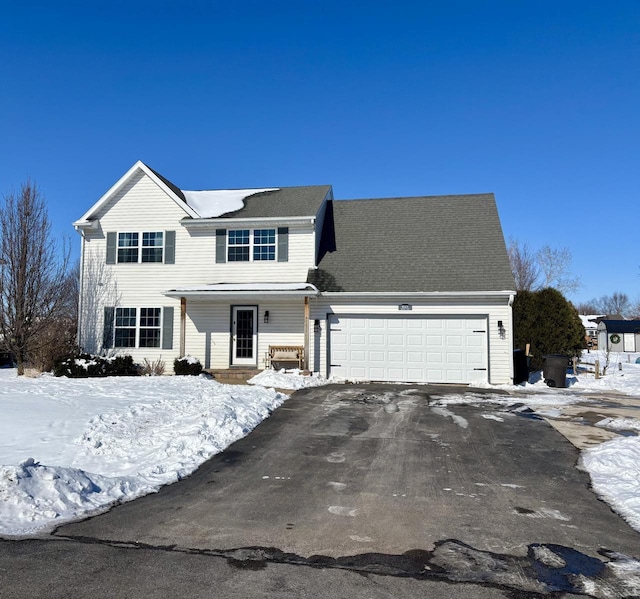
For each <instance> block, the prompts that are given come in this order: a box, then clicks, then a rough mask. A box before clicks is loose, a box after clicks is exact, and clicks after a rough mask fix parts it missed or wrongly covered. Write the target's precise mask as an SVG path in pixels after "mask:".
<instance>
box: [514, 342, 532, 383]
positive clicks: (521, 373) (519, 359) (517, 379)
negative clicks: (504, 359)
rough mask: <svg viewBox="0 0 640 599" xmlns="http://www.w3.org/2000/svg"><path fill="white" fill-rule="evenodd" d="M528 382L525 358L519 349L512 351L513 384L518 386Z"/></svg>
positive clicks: (527, 367) (527, 366)
mask: <svg viewBox="0 0 640 599" xmlns="http://www.w3.org/2000/svg"><path fill="white" fill-rule="evenodd" d="M528 380H529V364H528V363H527V356H526V355H525V353H524V351H522V350H521V349H514V350H513V384H514V385H519V384H520V383H524V382H525V381H528Z"/></svg>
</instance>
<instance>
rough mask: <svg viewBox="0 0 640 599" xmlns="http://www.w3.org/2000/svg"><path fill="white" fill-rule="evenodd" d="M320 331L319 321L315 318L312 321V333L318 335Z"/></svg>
mask: <svg viewBox="0 0 640 599" xmlns="http://www.w3.org/2000/svg"><path fill="white" fill-rule="evenodd" d="M321 330H322V328H321V327H320V319H318V318H316V319H315V320H314V321H313V332H314V333H319V332H320V331H321Z"/></svg>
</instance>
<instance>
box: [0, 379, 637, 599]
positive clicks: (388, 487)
mask: <svg viewBox="0 0 640 599" xmlns="http://www.w3.org/2000/svg"><path fill="white" fill-rule="evenodd" d="M467 390H468V389H466V388H464V389H460V388H451V387H438V386H406V385H402V386H392V385H362V386H359V385H350V386H345V385H331V386H327V387H322V388H316V389H308V390H304V391H300V392H298V393H296V394H295V395H294V396H292V398H291V399H290V400H288V401H287V402H286V403H285V404H284V405H283V407H281V408H280V409H279V410H277V411H276V412H275V413H274V414H273V415H272V416H271V417H270V418H269V419H267V420H266V421H265V422H263V423H262V424H261V425H260V426H259V427H258V428H257V429H255V430H254V431H253V432H252V433H251V434H250V435H249V436H247V437H245V438H244V439H242V440H241V441H239V442H237V443H235V444H234V445H232V446H231V447H230V448H229V449H228V450H227V451H225V452H223V453H222V454H219V455H218V456H216V457H215V458H213V459H212V460H210V461H208V462H207V463H206V464H204V465H203V466H202V467H201V468H200V469H199V470H198V471H197V472H196V473H194V474H193V475H192V476H191V477H189V478H188V479H185V480H183V481H181V482H179V483H176V484H174V485H170V486H168V487H165V488H163V489H161V491H160V492H159V493H157V494H154V495H150V496H147V497H143V498H141V499H138V500H136V501H133V502H130V503H128V504H124V505H120V506H116V507H114V508H113V509H111V510H110V511H109V512H107V513H105V514H103V515H100V516H96V517H94V518H90V519H88V520H85V521H82V522H78V523H74V524H69V525H66V526H63V527H60V528H59V529H58V530H57V531H55V533H54V534H53V535H49V536H46V537H41V538H38V539H31V540H26V541H3V542H0V581H1V583H2V586H1V587H0V596H2V597H34V596H47V597H79V596H93V597H103V596H104V597H142V596H154V597H157V596H176V595H178V596H190V597H191V596H193V597H273V596H276V595H277V596H279V597H282V596H284V597H287V596H290V597H320V596H322V597H355V598H357V597H390V596H393V597H443V596H448V595H450V594H451V593H453V594H454V595H455V596H456V597H461V598H464V597H479V598H482V597H510V598H511V597H513V598H516V597H539V596H548V595H553V596H555V597H563V596H567V597H568V596H571V597H575V596H584V597H587V596H588V597H633V596H638V593H640V586H634V585H636V584H638V585H640V581H635V582H634V581H633V580H630V579H629V578H628V577H626V578H625V576H621V574H620V572H621V570H622V568H621V567H619V566H620V565H621V564H623V562H624V557H621V556H623V555H627V556H631V557H635V558H640V534H638V533H637V532H635V531H634V530H632V529H631V528H630V527H629V526H628V525H627V524H626V523H625V522H624V521H623V520H622V519H621V518H620V517H618V516H617V515H616V514H614V513H613V512H612V511H611V510H610V509H609V507H608V506H607V505H606V504H604V503H603V502H601V501H599V500H598V499H597V498H596V497H595V495H594V494H593V493H592V492H591V490H590V489H589V478H588V475H587V474H586V473H584V472H581V471H579V470H578V469H577V468H575V465H576V462H577V459H578V456H579V453H578V450H577V449H576V448H575V447H574V446H573V445H571V444H570V443H569V442H568V441H567V440H566V439H565V438H564V437H563V436H562V435H560V434H559V433H558V432H557V431H556V430H554V429H553V428H552V427H551V426H549V424H548V423H547V422H545V421H544V420H541V419H536V418H530V417H529V418H528V417H525V416H523V414H522V413H518V412H515V411H509V410H508V409H506V408H497V407H496V406H494V405H487V406H482V405H480V406H454V407H449V408H447V409H443V408H437V407H434V406H433V402H432V400H431V398H432V397H433V396H442V395H444V394H446V393H450V392H457V393H460V392H465V391H467ZM474 391H475V392H476V393H477V392H478V390H474ZM525 415H526V414H525ZM621 560H622V561H621ZM452 587H455V589H453V588H452Z"/></svg>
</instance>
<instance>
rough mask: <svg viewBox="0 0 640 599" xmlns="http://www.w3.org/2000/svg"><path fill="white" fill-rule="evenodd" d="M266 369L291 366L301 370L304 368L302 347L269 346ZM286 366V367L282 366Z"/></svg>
mask: <svg viewBox="0 0 640 599" xmlns="http://www.w3.org/2000/svg"><path fill="white" fill-rule="evenodd" d="M266 363H267V368H274V369H275V370H279V369H280V368H286V367H287V366H288V367H289V368H291V367H292V365H293V366H294V367H295V368H299V369H300V370H302V369H303V368H304V347H302V346H301V345H270V346H269V351H268V352H267V359H266ZM284 364H287V366H284Z"/></svg>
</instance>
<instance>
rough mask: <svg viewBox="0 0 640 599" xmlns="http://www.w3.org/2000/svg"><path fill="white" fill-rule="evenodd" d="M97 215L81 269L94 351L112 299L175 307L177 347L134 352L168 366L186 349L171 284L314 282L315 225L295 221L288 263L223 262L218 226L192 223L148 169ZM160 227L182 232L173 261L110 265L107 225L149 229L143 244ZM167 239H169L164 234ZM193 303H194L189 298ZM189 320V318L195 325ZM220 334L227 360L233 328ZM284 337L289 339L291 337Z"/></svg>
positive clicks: (84, 328)
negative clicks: (218, 246)
mask: <svg viewBox="0 0 640 599" xmlns="http://www.w3.org/2000/svg"><path fill="white" fill-rule="evenodd" d="M96 216H97V218H98V219H99V223H100V226H99V227H98V228H97V229H95V230H87V231H85V236H84V237H83V241H82V265H81V268H82V286H83V290H84V292H83V298H82V306H81V313H80V320H81V323H80V335H81V338H80V343H81V344H82V345H83V347H84V348H86V349H87V350H88V351H92V352H97V351H100V349H101V347H102V330H103V322H102V321H103V308H104V306H135V307H144V306H158V305H162V306H172V307H173V308H174V320H173V339H174V342H173V350H162V349H157V348H142V349H140V348H131V349H129V348H127V353H130V354H131V355H132V356H133V359H134V360H135V361H142V360H143V358H147V359H150V360H154V359H158V358H160V357H161V358H162V359H163V360H165V362H166V365H167V371H168V372H169V371H170V370H171V367H172V366H173V359H174V358H176V357H178V355H179V349H180V343H179V339H180V300H179V299H172V298H168V297H165V296H163V295H162V293H163V292H164V291H167V290H169V289H175V288H176V287H186V286H194V285H202V284H205V283H210V282H212V281H216V280H217V281H225V282H228V283H246V282H254V283H261V282H273V281H278V282H283V283H286V282H303V281H306V278H307V272H308V269H309V268H311V267H312V266H313V265H314V262H315V245H314V241H315V240H314V234H313V225H312V224H309V223H302V224H299V223H294V224H289V225H288V227H289V239H288V240H289V251H288V254H289V259H288V261H287V262H278V261H256V262H234V263H225V264H217V263H216V261H215V251H216V232H215V229H212V230H206V231H205V230H193V229H192V230H187V229H186V228H185V227H184V226H182V225H181V224H180V221H181V220H182V219H184V218H185V217H186V213H185V212H184V211H183V210H182V209H181V208H180V206H179V205H178V204H176V203H175V202H174V201H173V200H171V199H170V198H169V197H168V196H167V195H166V193H165V191H164V190H163V189H161V188H160V187H159V186H158V185H157V184H156V183H155V182H154V181H153V180H152V179H150V178H149V177H148V176H147V175H146V174H143V173H142V172H138V173H136V174H135V175H134V176H132V177H131V179H130V180H129V181H128V182H127V183H126V184H125V185H124V186H123V187H122V188H121V189H120V190H119V191H118V192H117V193H116V194H115V195H114V197H113V198H111V200H109V201H108V202H107V203H105V204H104V205H103V206H102V207H101V209H100V210H99V212H98V214H97V215H96ZM229 228H231V227H229ZM234 228H237V226H236V227H234ZM265 228H268V227H265ZM155 231H158V232H160V231H162V232H166V231H175V259H174V263H173V264H157V263H144V262H138V263H137V264H130V263H129V264H106V234H107V232H115V233H117V232H138V233H139V234H140V236H141V237H140V239H139V243H140V244H141V243H142V234H143V233H144V232H155ZM163 241H165V240H164V238H163ZM163 249H164V248H163ZM235 303H238V304H240V303H242V302H235ZM250 303H256V302H255V301H252V302H250ZM228 306H229V304H228V303H227V308H226V309H227V310H229V307H228ZM300 306H302V300H300ZM272 307H273V306H272ZM190 308H191V303H189V309H190ZM219 308H220V307H219ZM220 309H222V308H220ZM300 310H302V308H300ZM275 314H276V311H274V312H273V315H274V316H275ZM301 314H302V312H301ZM260 318H262V316H260ZM300 318H302V316H300ZM189 319H190V314H188V315H187V323H189ZM224 319H225V322H226V323H228V322H229V315H228V314H225V315H224ZM262 326H264V325H263V323H262V321H260V322H259V327H260V328H262ZM277 326H278V321H276V320H274V321H273V324H271V325H270V327H272V328H271V330H272V331H276V330H277ZM188 327H189V324H188V326H187V329H188ZM285 330H287V329H285ZM299 331H300V334H299V335H298V337H297V338H296V344H299V345H301V344H302V331H303V325H302V324H299ZM219 335H222V336H223V337H224V339H225V350H224V352H222V350H221V346H220V339H219V338H218V337H216V335H214V336H213V341H215V345H214V346H213V347H214V350H212V351H213V353H214V354H215V355H216V356H218V355H222V354H220V352H222V353H223V354H224V356H225V357H224V358H218V357H216V363H217V364H222V366H221V367H226V366H227V365H228V342H229V329H228V328H227V329H225V330H224V331H223V332H220V333H219ZM276 336H277V335H276ZM284 336H285V337H286V338H289V337H290V334H288V333H287V334H285V335H284ZM282 342H288V341H286V339H285V340H284V341H282ZM190 343H191V341H190V339H187V342H186V351H187V352H195V350H194V349H192V347H193V346H192V345H191V344H190ZM274 343H275V341H274ZM196 344H197V345H204V340H203V339H199V340H198V341H197V342H196ZM225 352H226V353H225ZM260 352H261V353H260V356H259V359H260V360H263V354H264V352H266V348H264V351H263V349H262V348H261V349H260ZM194 355H198V357H199V358H200V359H201V360H202V359H203V357H204V355H203V356H202V357H201V356H200V355H199V354H195V353H194Z"/></svg>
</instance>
